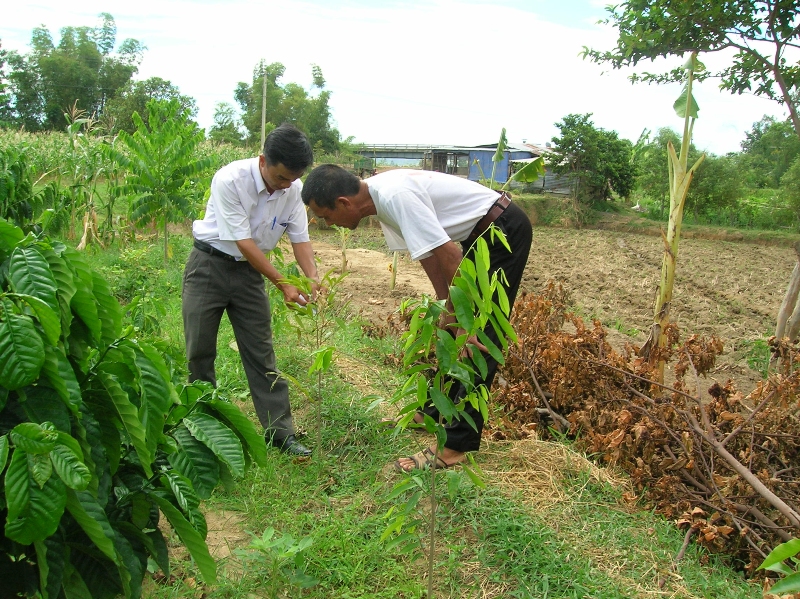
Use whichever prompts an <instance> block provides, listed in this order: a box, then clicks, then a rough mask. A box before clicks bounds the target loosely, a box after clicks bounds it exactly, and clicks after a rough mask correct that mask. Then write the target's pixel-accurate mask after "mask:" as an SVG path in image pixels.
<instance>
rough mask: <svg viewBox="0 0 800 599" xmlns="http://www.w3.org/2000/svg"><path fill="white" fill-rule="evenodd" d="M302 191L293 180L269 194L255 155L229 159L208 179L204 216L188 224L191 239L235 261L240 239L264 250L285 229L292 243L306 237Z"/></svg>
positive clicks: (298, 183) (298, 184) (274, 242)
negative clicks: (241, 158)
mask: <svg viewBox="0 0 800 599" xmlns="http://www.w3.org/2000/svg"><path fill="white" fill-rule="evenodd" d="M302 189H303V183H302V182H301V181H300V180H299V179H298V180H296V181H293V182H292V185H291V186H290V187H289V188H287V189H279V190H277V191H275V192H273V193H272V194H270V193H269V190H268V189H267V185H266V184H265V183H264V179H263V177H262V176H261V171H259V168H258V158H247V159H245V160H237V161H235V162H231V163H230V164H228V165H227V166H223V167H222V168H221V169H219V170H218V171H217V173H216V174H215V175H214V178H213V179H212V180H211V196H210V197H209V199H208V204H207V206H206V214H205V217H204V218H203V220H196V221H194V224H193V225H192V233H193V234H194V238H195V239H197V240H198V241H204V242H205V243H208V244H209V245H212V246H213V247H215V248H217V249H218V250H220V251H223V252H225V253H226V254H230V255H231V256H234V257H235V258H236V259H237V260H241V259H242V253H241V252H240V251H239V248H238V246H237V245H236V242H237V241H239V240H241V239H252V240H253V241H255V243H256V245H257V246H258V248H259V249H260V250H262V251H264V252H266V251H269V250H272V249H274V248H275V246H276V245H277V244H278V241H279V240H280V238H281V235H283V233H284V232H286V236H287V237H288V238H289V241H290V242H292V243H302V242H305V241H308V240H309V236H308V216H307V214H306V208H305V205H304V204H303V201H302V199H301V197H300V191H301V190H302Z"/></svg>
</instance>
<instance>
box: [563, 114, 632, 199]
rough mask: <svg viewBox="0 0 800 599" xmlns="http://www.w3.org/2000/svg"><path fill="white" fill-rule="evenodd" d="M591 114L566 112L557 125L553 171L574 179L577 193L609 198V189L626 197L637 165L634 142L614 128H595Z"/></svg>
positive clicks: (585, 195)
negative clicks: (633, 153)
mask: <svg viewBox="0 0 800 599" xmlns="http://www.w3.org/2000/svg"><path fill="white" fill-rule="evenodd" d="M591 116H592V115H591V114H583V115H580V114H569V115H567V116H565V117H564V119H563V120H562V121H561V122H560V123H556V127H558V128H559V130H560V133H561V134H560V136H557V137H553V139H552V141H553V144H554V147H553V151H552V152H551V153H550V157H549V161H550V164H551V165H552V168H553V171H554V172H556V173H558V174H570V175H572V176H573V177H574V179H575V184H576V187H577V192H576V195H577V196H578V199H579V200H581V201H585V202H586V203H593V202H597V201H605V200H608V199H610V198H611V196H612V192H616V193H617V194H618V195H620V196H622V197H628V196H629V195H630V194H631V192H632V191H633V186H634V183H635V180H636V179H635V175H636V167H635V165H634V163H633V162H632V160H631V158H632V152H633V144H632V143H631V142H630V141H629V140H627V139H620V138H619V136H618V135H617V132H616V131H606V130H604V129H598V128H597V127H595V126H594V124H593V123H592V121H591Z"/></svg>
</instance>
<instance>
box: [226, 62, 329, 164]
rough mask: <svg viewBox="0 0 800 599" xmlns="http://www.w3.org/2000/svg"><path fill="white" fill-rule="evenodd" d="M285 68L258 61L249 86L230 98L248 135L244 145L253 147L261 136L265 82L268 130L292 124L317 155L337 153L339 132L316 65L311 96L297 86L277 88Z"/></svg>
mask: <svg viewBox="0 0 800 599" xmlns="http://www.w3.org/2000/svg"><path fill="white" fill-rule="evenodd" d="M285 71H286V68H285V67H284V66H283V65H282V64H281V63H279V62H273V63H271V64H266V62H265V61H263V60H262V61H260V62H259V63H258V64H257V65H256V67H255V68H254V69H253V82H252V84H250V85H248V84H247V83H244V82H240V83H239V84H238V85H237V86H236V90H235V91H234V98H235V100H236V102H237V103H238V104H239V107H240V108H241V111H242V123H243V124H244V127H245V128H246V129H247V131H248V136H247V141H248V143H252V144H257V143H258V142H259V137H260V133H261V101H262V97H263V81H264V78H265V77H266V80H267V94H266V97H267V110H266V121H267V123H269V124H270V125H268V126H267V128H268V129H269V128H270V127H271V126H273V127H274V126H277V125H280V124H281V123H292V124H293V125H295V126H296V127H297V128H299V129H300V130H302V131H303V132H304V133H305V134H306V135H307V136H308V139H309V141H310V142H311V145H312V146H314V149H315V150H317V151H323V152H328V153H333V152H336V151H338V150H339V148H340V145H341V141H340V135H339V131H338V130H336V128H334V127H333V126H332V124H331V114H330V107H329V101H330V91H328V90H324V89H323V87H324V85H325V78H324V76H323V75H322V70H321V69H320V68H319V66H317V65H312V78H313V83H312V88H316V89H317V90H318V91H317V94H316V95H312V94H310V93H309V92H308V91H306V90H305V89H304V88H303V86H301V85H298V84H297V83H287V84H286V85H283V86H282V85H281V83H280V80H281V78H282V77H283V74H284V72H285Z"/></svg>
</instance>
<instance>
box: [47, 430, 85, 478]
mask: <svg viewBox="0 0 800 599" xmlns="http://www.w3.org/2000/svg"><path fill="white" fill-rule="evenodd" d="M65 436H66V435H65ZM73 441H75V440H74V439H73ZM76 449H77V450H78V451H77V452H76V451H75V450H76ZM79 452H80V447H79V446H78V443H77V441H75V445H74V447H73V446H70V445H64V444H61V443H59V444H58V445H56V446H55V447H54V448H53V451H51V452H50V459H51V461H52V463H53V466H54V467H55V471H56V474H57V475H58V477H59V478H60V479H61V480H62V481H64V484H65V485H67V486H68V487H69V488H71V489H75V490H76V491H83V490H84V489H86V488H87V487H88V486H89V482H91V480H92V473H91V472H90V471H89V468H88V467H87V466H86V464H84V463H83V460H82V458H81V456H80V453H82V452H80V453H79Z"/></svg>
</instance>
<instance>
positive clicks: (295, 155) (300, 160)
mask: <svg viewBox="0 0 800 599" xmlns="http://www.w3.org/2000/svg"><path fill="white" fill-rule="evenodd" d="M263 154H264V157H265V158H266V159H267V164H268V165H270V166H275V165H276V164H282V165H283V166H285V167H286V168H287V169H289V170H290V171H292V172H294V173H299V172H302V171H304V170H306V169H307V168H308V167H309V166H311V164H312V163H313V162H314V152H313V151H312V150H311V144H310V143H309V142H308V138H307V137H306V135H305V133H303V132H302V131H300V129H298V128H297V127H295V126H294V125H291V124H289V123H284V124H283V125H281V126H280V127H276V128H275V129H273V130H272V131H270V133H269V135H267V139H266V140H264V152H263Z"/></svg>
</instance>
